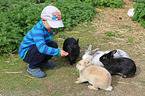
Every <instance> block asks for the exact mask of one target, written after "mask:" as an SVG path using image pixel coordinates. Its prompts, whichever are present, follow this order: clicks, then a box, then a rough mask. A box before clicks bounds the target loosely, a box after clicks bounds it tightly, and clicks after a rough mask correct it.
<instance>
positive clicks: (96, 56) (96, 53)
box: [82, 45, 130, 67]
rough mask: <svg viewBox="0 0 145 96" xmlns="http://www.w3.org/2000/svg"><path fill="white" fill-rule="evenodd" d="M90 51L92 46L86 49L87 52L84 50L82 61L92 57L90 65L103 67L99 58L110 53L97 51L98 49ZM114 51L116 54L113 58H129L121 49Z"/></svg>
mask: <svg viewBox="0 0 145 96" xmlns="http://www.w3.org/2000/svg"><path fill="white" fill-rule="evenodd" d="M91 49H92V45H90V46H89V47H88V50H86V52H85V54H84V55H83V56H82V59H83V60H84V59H86V58H88V57H90V56H93V55H94V58H93V60H92V61H91V64H92V65H96V66H102V67H103V66H104V65H103V64H102V62H100V60H99V58H100V57H101V56H102V55H104V54H106V53H109V52H110V51H98V50H99V48H96V49H94V50H91ZM116 50H117V52H116V53H115V54H114V58H119V57H126V58H130V57H129V55H128V54H127V53H126V52H124V51H123V50H121V49H116Z"/></svg>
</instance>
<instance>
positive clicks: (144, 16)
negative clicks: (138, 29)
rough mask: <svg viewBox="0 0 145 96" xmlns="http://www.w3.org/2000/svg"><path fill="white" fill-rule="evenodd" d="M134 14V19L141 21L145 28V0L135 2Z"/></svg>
mask: <svg viewBox="0 0 145 96" xmlns="http://www.w3.org/2000/svg"><path fill="white" fill-rule="evenodd" d="M133 7H134V12H135V13H134V15H133V18H132V20H133V21H138V22H139V23H141V25H142V27H143V28H145V1H144V0H137V2H136V4H134V6H133Z"/></svg>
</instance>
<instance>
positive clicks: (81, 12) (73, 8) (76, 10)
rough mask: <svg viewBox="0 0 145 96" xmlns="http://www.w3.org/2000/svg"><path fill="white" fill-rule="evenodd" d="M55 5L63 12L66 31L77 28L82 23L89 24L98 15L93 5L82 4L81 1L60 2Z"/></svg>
mask: <svg viewBox="0 0 145 96" xmlns="http://www.w3.org/2000/svg"><path fill="white" fill-rule="evenodd" d="M53 5H54V6H56V7H57V8H59V9H60V10H61V13H62V20H63V23H64V25H65V27H64V28H65V29H66V30H69V29H70V28H72V27H74V26H77V25H78V24H79V23H81V22H87V23H89V22H90V21H91V20H92V19H93V17H94V15H95V14H96V11H95V10H94V7H93V6H92V5H91V4H88V3H82V2H80V1H79V0H59V1H57V2H56V3H54V4H53ZM62 6H63V7H62Z"/></svg>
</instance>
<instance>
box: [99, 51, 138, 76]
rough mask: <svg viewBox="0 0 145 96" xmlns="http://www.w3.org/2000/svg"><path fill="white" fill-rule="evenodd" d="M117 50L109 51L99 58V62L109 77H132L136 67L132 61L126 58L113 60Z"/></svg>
mask: <svg viewBox="0 0 145 96" xmlns="http://www.w3.org/2000/svg"><path fill="white" fill-rule="evenodd" d="M115 52H117V50H113V51H110V52H109V53H107V54H104V55H103V56H101V57H100V61H101V62H102V63H103V65H104V67H105V68H106V69H107V70H108V71H109V72H110V74H111V75H116V74H119V75H121V76H122V78H126V77H133V76H134V75H135V72H136V65H135V63H134V61H133V60H131V59H129V58H126V57H119V58H113V57H114V54H115Z"/></svg>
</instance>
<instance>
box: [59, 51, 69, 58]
mask: <svg viewBox="0 0 145 96" xmlns="http://www.w3.org/2000/svg"><path fill="white" fill-rule="evenodd" d="M67 55H68V52H65V51H64V50H61V53H60V56H61V57H64V56H67Z"/></svg>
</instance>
